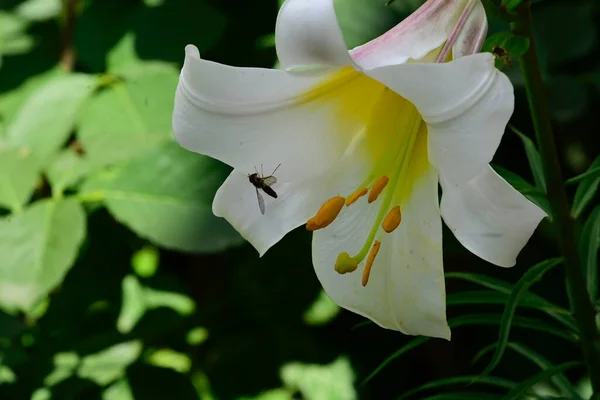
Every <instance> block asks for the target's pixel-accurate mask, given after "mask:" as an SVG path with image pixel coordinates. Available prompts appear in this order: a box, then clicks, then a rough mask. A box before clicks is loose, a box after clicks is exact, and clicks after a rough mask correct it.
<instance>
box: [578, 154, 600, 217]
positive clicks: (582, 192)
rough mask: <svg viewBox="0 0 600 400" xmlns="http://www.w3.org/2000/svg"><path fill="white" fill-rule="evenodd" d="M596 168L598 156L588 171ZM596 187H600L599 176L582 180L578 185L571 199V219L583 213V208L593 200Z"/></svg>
mask: <svg viewBox="0 0 600 400" xmlns="http://www.w3.org/2000/svg"><path fill="white" fill-rule="evenodd" d="M598 167H600V156H598V157H596V159H595V160H594V162H593V163H592V165H590V167H589V168H588V171H591V170H593V169H595V168H598ZM598 185H600V176H593V175H592V176H590V177H589V178H586V179H584V180H583V181H582V182H581V183H580V184H579V187H578V188H577V191H576V192H575V197H574V198H573V208H572V209H571V214H573V217H575V218H579V217H580V216H581V214H582V213H583V211H585V208H586V207H587V206H588V205H589V204H590V202H591V201H592V200H593V199H594V196H595V195H596V192H597V191H598Z"/></svg>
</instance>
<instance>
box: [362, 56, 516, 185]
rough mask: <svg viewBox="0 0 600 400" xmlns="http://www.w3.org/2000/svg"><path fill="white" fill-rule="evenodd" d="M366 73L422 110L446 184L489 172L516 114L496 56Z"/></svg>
mask: <svg viewBox="0 0 600 400" xmlns="http://www.w3.org/2000/svg"><path fill="white" fill-rule="evenodd" d="M365 73H366V74H367V75H369V76H371V77H372V78H374V79H377V80H378V81H380V82H381V83H383V84H385V85H386V86H387V87H389V88H391V89H392V90H394V91H396V92H397V93H398V94H400V95H401V96H403V97H404V98H406V99H407V100H409V101H410V102H412V103H413V104H414V105H415V106H416V107H417V109H418V111H419V112H420V113H421V115H422V116H423V119H424V120H425V122H426V123H427V127H428V130H429V161H430V162H431V163H432V164H433V165H434V166H435V167H436V168H437V169H438V171H440V176H441V178H442V180H446V181H451V182H453V183H455V184H461V183H464V182H468V181H469V180H471V179H472V178H474V177H475V176H476V175H477V174H478V173H479V172H481V171H482V170H483V169H484V168H486V167H487V165H488V164H489V162H490V161H491V160H492V157H493V156H494V153H495V152H496V149H497V148H498V145H499V144H500V139H501V138H502V135H503V134H504V128H505V127H506V124H507V122H508V120H509V118H510V115H511V114H512V112H513V108H514V93H513V87H512V84H511V83H510V80H509V79H508V78H507V77H506V75H504V74H503V73H501V72H500V71H498V70H497V69H496V68H495V67H494V56H493V55H492V54H490V53H482V54H475V55H470V56H466V57H462V58H459V59H458V60H456V61H452V62H449V63H443V64H421V63H409V64H403V65H394V66H387V67H382V68H375V69H372V70H368V71H365Z"/></svg>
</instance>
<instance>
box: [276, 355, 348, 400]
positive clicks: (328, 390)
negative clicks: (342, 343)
mask: <svg viewBox="0 0 600 400" xmlns="http://www.w3.org/2000/svg"><path fill="white" fill-rule="evenodd" d="M280 375H281V380H282V381H283V382H284V386H285V387H286V388H288V389H292V390H297V391H298V392H300V394H301V395H302V398H305V399H330V400H346V399H355V398H356V397H357V395H356V389H355V388H354V386H353V384H352V382H353V381H354V371H352V365H351V364H350V361H349V360H348V359H347V358H346V357H340V358H338V359H337V360H335V361H334V362H332V363H331V364H329V365H318V364H302V363H297V362H295V363H289V364H285V365H284V366H283V367H282V368H281V371H280Z"/></svg>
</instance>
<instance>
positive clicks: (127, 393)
mask: <svg viewBox="0 0 600 400" xmlns="http://www.w3.org/2000/svg"><path fill="white" fill-rule="evenodd" d="M102 400H135V399H134V397H133V393H131V387H130V386H129V382H127V380H126V379H119V380H118V381H116V382H115V383H113V384H112V385H110V386H109V387H108V388H106V389H105V390H104V392H103V393H102Z"/></svg>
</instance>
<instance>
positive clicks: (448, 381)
mask: <svg viewBox="0 0 600 400" xmlns="http://www.w3.org/2000/svg"><path fill="white" fill-rule="evenodd" d="M475 378H477V377H476V376H455V377H451V378H444V379H438V380H437V381H433V382H428V383H426V384H424V385H421V386H419V387H416V388H414V389H411V390H409V391H407V392H404V393H402V395H401V396H400V397H398V398H397V399H396V400H403V399H407V398H409V397H411V396H412V395H414V394H416V393H419V392H422V391H425V390H430V389H437V388H444V387H446V386H455V385H459V384H465V385H466V384H468V383H471V382H472V381H473V380H474V379H475ZM477 383H482V384H488V385H491V386H495V387H498V388H502V389H512V388H514V387H515V386H517V384H516V383H515V382H512V381H509V380H506V379H502V378H496V377H493V376H485V377H482V378H481V379H479V380H478V381H477Z"/></svg>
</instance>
